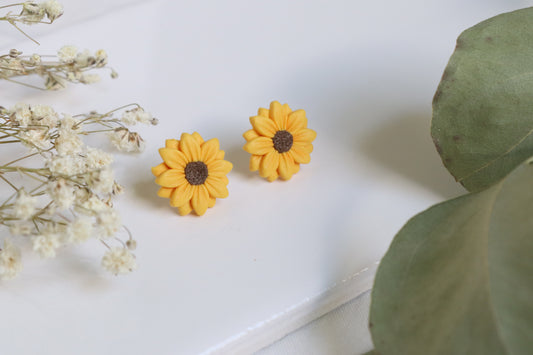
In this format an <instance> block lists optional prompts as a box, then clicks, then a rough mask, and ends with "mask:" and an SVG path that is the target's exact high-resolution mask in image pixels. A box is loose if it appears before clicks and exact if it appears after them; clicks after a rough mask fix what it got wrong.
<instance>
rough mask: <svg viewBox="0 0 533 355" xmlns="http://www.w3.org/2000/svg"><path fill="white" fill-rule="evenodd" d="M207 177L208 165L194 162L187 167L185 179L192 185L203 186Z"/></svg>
mask: <svg viewBox="0 0 533 355" xmlns="http://www.w3.org/2000/svg"><path fill="white" fill-rule="evenodd" d="M207 176H208V172H207V165H205V163H204V162H202V161H193V162H192V163H189V164H187V165H186V166H185V179H187V181H188V182H189V184H191V185H202V184H203V183H204V182H205V180H206V179H207Z"/></svg>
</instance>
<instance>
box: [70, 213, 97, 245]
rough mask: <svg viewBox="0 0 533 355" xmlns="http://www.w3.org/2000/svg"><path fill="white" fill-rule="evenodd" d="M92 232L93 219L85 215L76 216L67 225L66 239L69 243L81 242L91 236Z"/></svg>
mask: <svg viewBox="0 0 533 355" xmlns="http://www.w3.org/2000/svg"><path fill="white" fill-rule="evenodd" d="M92 232H93V221H92V219H91V218H89V217H87V216H80V217H78V218H76V219H75V220H74V221H73V222H72V223H70V224H69V225H68V227H67V236H68V241H69V242H71V243H81V242H84V241H86V240H88V239H89V238H91V235H92Z"/></svg>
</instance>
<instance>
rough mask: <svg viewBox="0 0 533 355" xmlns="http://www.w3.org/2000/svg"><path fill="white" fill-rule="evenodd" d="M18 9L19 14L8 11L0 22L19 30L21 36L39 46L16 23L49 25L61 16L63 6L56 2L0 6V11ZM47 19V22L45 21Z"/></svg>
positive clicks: (0, 18)
mask: <svg viewBox="0 0 533 355" xmlns="http://www.w3.org/2000/svg"><path fill="white" fill-rule="evenodd" d="M4 9H7V10H11V9H19V11H20V12H18V13H13V12H11V11H8V12H7V13H6V14H5V15H3V16H0V21H6V22H8V23H9V24H11V25H12V26H13V27H15V28H16V29H17V30H19V31H20V32H21V33H22V34H23V35H25V36H26V37H28V38H29V39H31V40H32V41H33V42H35V43H37V44H39V43H38V42H37V41H36V40H34V39H33V38H31V37H30V36H29V35H28V34H27V33H26V32H24V31H23V30H22V29H21V28H20V27H18V25H17V23H23V24H25V25H33V24H36V23H45V24H51V23H53V22H54V21H55V20H56V19H57V18H59V17H60V16H61V15H63V5H61V4H60V3H59V2H58V1H57V0H47V1H44V2H40V3H37V2H33V1H25V2H21V3H16V4H9V5H3V6H0V10H4ZM45 19H47V20H48V21H46V20H45Z"/></svg>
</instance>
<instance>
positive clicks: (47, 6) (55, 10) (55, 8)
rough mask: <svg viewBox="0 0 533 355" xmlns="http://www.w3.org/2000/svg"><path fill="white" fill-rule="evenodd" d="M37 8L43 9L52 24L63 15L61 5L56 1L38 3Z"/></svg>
mask: <svg viewBox="0 0 533 355" xmlns="http://www.w3.org/2000/svg"><path fill="white" fill-rule="evenodd" d="M39 6H40V7H41V8H42V9H44V11H45V12H46V16H47V17H48V19H50V21H51V22H54V20H55V19H57V18H58V17H59V16H61V15H63V5H61V4H60V3H59V2H58V1H56V0H48V1H45V2H43V3H40V4H39Z"/></svg>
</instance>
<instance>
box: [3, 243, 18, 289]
mask: <svg viewBox="0 0 533 355" xmlns="http://www.w3.org/2000/svg"><path fill="white" fill-rule="evenodd" d="M20 270H22V261H21V256H20V249H19V248H18V247H17V246H15V245H13V243H11V241H10V240H9V239H5V240H4V248H3V249H2V250H0V279H2V280H10V279H12V278H14V277H15V276H17V274H18V273H19V272H20Z"/></svg>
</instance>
